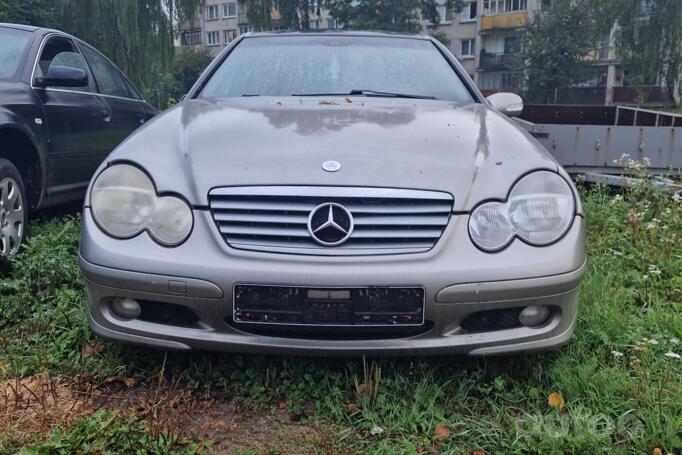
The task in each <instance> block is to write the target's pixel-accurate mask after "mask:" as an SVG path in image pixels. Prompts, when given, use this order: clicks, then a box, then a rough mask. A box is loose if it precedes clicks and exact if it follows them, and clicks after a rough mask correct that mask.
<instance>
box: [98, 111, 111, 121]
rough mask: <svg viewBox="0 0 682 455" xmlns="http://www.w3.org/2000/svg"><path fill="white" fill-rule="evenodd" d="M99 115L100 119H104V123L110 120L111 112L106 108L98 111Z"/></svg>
mask: <svg viewBox="0 0 682 455" xmlns="http://www.w3.org/2000/svg"><path fill="white" fill-rule="evenodd" d="M99 113H100V115H101V116H102V120H104V121H105V122H106V123H109V122H110V121H111V113H110V112H109V111H107V110H104V111H99Z"/></svg>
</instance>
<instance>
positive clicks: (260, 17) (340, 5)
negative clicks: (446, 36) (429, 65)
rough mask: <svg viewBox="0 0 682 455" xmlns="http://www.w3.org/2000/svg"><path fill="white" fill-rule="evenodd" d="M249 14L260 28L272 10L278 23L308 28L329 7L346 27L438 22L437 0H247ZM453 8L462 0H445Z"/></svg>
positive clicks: (407, 28) (397, 27) (412, 28)
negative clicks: (275, 13)
mask: <svg viewBox="0 0 682 455" xmlns="http://www.w3.org/2000/svg"><path fill="white" fill-rule="evenodd" d="M247 2H248V3H247V4H248V8H249V10H248V13H247V15H248V17H249V20H250V21H251V23H252V24H253V25H254V26H255V27H256V28H257V29H264V28H268V27H270V26H271V25H272V12H273V10H276V11H277V13H278V14H279V19H278V22H279V25H281V26H283V27H285V28H291V29H295V30H307V29H308V22H309V21H308V19H309V17H310V13H311V12H317V13H318V14H319V11H320V9H322V8H326V9H328V10H329V13H330V14H331V15H332V16H333V17H334V18H336V20H337V21H338V22H339V23H341V24H343V25H344V27H345V28H353V29H366V30H387V31H400V32H418V31H421V29H422V25H421V23H420V21H421V20H422V19H426V20H428V21H429V22H431V23H433V24H438V23H439V21H440V18H439V16H438V8H437V2H436V0H319V1H317V2H315V3H316V5H315V4H314V2H313V1H311V0H247ZM445 4H446V5H447V7H448V8H451V9H452V10H453V11H460V10H461V9H462V7H463V5H464V3H463V1H462V0H446V2H445Z"/></svg>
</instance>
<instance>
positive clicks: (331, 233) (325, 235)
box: [308, 202, 353, 246]
mask: <svg viewBox="0 0 682 455" xmlns="http://www.w3.org/2000/svg"><path fill="white" fill-rule="evenodd" d="M308 232H309V233H310V236H311V237H312V238H313V240H315V241H316V242H317V243H319V244H320V245H323V246H337V245H341V244H342V243H344V242H345V241H346V240H348V238H349V237H350V236H351V234H352V233H353V215H351V213H350V212H349V211H348V209H347V208H346V207H344V206H342V205H341V204H336V203H334V202H325V203H324V204H320V205H318V206H317V207H315V208H314V209H313V210H312V212H310V216H308Z"/></svg>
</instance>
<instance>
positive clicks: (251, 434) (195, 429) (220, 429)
mask: <svg viewBox="0 0 682 455" xmlns="http://www.w3.org/2000/svg"><path fill="white" fill-rule="evenodd" d="M187 417H188V421H187V423H188V427H187V428H188V431H189V432H190V433H192V434H194V435H195V437H198V438H199V439H201V440H206V441H211V442H212V446H211V453H227V454H230V453H235V452H239V451H243V450H244V449H251V450H252V451H255V452H256V453H267V454H292V455H308V454H320V453H325V454H327V453H329V454H330V453H337V450H336V449H335V439H336V433H335V432H334V430H333V429H331V428H328V427H325V426H320V425H308V424H302V423H299V422H294V421H292V419H291V416H290V415H289V414H287V413H286V412H285V411H280V410H270V411H269V412H268V411H265V412H259V413H255V412H249V411H244V410H240V409H237V408H235V407H234V405H233V404H231V403H217V402H213V403H212V404H211V405H209V406H205V407H202V409H201V410H200V411H198V412H196V413H194V414H193V415H188V416H187Z"/></svg>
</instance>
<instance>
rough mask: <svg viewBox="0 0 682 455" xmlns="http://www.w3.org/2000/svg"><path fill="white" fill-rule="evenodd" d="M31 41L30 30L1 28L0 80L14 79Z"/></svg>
mask: <svg viewBox="0 0 682 455" xmlns="http://www.w3.org/2000/svg"><path fill="white" fill-rule="evenodd" d="M30 41H31V33H30V32H26V31H23V30H14V29H11V28H0V80H10V79H14V77H15V76H16V74H17V72H18V71H19V66H20V65H21V62H22V61H23V58H24V54H25V53H26V48H27V47H28V43H29V42H30Z"/></svg>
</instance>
